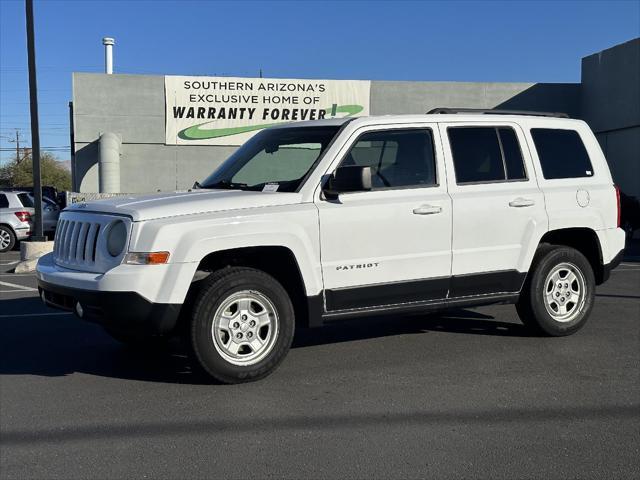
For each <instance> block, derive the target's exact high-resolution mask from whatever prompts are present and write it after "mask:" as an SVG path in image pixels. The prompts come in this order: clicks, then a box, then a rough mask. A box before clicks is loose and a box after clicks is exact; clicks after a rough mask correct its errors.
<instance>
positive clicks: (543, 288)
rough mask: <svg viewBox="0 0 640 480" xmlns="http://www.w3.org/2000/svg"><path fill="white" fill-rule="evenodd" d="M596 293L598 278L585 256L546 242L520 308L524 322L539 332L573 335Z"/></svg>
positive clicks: (536, 257) (524, 288) (523, 292)
mask: <svg viewBox="0 0 640 480" xmlns="http://www.w3.org/2000/svg"><path fill="white" fill-rule="evenodd" d="M594 295H595V277H594V274H593V269H592V268H591V264H590V263H589V261H588V260H587V259H586V258H585V257H584V255H582V253H580V252H578V251H577V250H575V249H573V248H569V247H558V246H551V245H545V246H542V247H540V248H539V249H538V252H537V253H536V256H535V258H534V261H533V265H532V270H531V271H530V272H529V276H528V277H527V281H526V282H525V284H524V286H523V289H522V292H521V294H520V299H519V300H518V303H517V304H516V309H517V311H518V315H519V316H520V319H521V320H522V322H523V323H524V324H525V325H527V326H528V327H530V328H531V329H533V330H535V331H536V332H538V333H541V334H544V335H550V336H563V335H570V334H572V333H574V332H576V331H578V330H579V329H580V328H582V327H583V326H584V325H585V323H586V322H587V319H588V318H589V315H590V314H591V310H592V309H593V300H594Z"/></svg>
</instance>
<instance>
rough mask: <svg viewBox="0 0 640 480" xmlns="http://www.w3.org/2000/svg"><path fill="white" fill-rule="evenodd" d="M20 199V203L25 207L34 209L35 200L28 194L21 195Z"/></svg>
mask: <svg viewBox="0 0 640 480" xmlns="http://www.w3.org/2000/svg"><path fill="white" fill-rule="evenodd" d="M18 199H19V200H20V203H21V204H22V206H23V207H26V208H33V205H34V204H33V198H31V195H29V194H28V193H19V194H18Z"/></svg>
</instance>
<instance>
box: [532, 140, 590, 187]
mask: <svg viewBox="0 0 640 480" xmlns="http://www.w3.org/2000/svg"><path fill="white" fill-rule="evenodd" d="M531 136H532V137H533V143H534V144H535V146H536V150H537V151H538V157H539V158H540V165H541V167H542V174H543V175H544V178H548V179H553V178H579V177H591V176H593V168H592V167H591V160H589V155H588V154H587V149H586V148H585V147H584V144H583V143H582V139H581V138H580V135H579V134H578V132H576V131H575V130H557V129H551V128H532V129H531Z"/></svg>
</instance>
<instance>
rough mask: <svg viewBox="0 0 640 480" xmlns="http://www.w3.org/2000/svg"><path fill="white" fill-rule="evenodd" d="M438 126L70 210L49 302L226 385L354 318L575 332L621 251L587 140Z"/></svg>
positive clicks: (293, 146) (263, 156)
mask: <svg viewBox="0 0 640 480" xmlns="http://www.w3.org/2000/svg"><path fill="white" fill-rule="evenodd" d="M430 113H431V114H427V115H399V116H380V117H363V118H343V119H332V120H319V121H315V122H301V123H291V124H284V125H282V126H277V127H273V128H269V129H267V130H263V131H261V132H259V133H257V134H256V135H255V136H254V137H253V138H252V139H251V140H249V141H248V142H247V143H246V144H245V145H243V146H242V147H240V148H239V149H238V150H237V151H236V152H235V153H234V154H233V155H232V156H231V157H230V158H229V159H228V160H227V161H226V162H224V163H223V164H222V165H221V166H220V168H218V169H217V170H215V171H214V172H213V173H212V174H211V175H210V176H209V177H208V178H207V179H205V180H203V181H202V182H201V184H198V183H197V184H196V186H197V187H198V188H194V189H193V190H190V191H187V192H177V193H159V194H154V195H148V196H141V197H130V198H124V197H120V198H117V199H110V200H103V201H92V202H87V203H81V204H76V205H73V206H71V207H69V208H67V209H65V210H64V211H63V212H62V214H61V217H60V224H59V226H58V229H57V233H56V240H55V248H54V252H53V253H51V254H48V255H46V256H44V257H42V258H41V259H40V261H39V263H38V267H37V276H38V285H39V290H40V293H41V297H42V299H43V300H44V302H45V303H46V304H47V305H51V306H53V307H58V308H62V309H67V310H72V311H74V312H75V313H76V314H77V315H78V316H79V317H81V318H83V319H86V320H90V321H93V322H98V323H100V324H102V325H103V326H104V328H105V329H106V330H107V331H108V332H109V333H110V334H112V335H113V336H114V337H115V338H117V339H118V340H121V341H125V342H126V341H129V342H150V341H153V340H157V338H158V337H166V336H168V335H171V334H174V333H184V334H185V335H186V336H187V338H188V339H189V345H190V346H191V347H192V349H193V353H194V354H195V355H194V356H195V358H196V359H197V361H198V362H199V364H200V365H201V366H202V367H203V368H204V370H206V371H207V372H208V373H209V374H210V375H211V376H213V377H214V378H215V379H217V380H218V381H221V382H228V383H234V382H244V381H250V380H255V379H258V378H262V377H264V376H266V375H268V374H269V373H270V372H272V371H273V370H274V369H275V368H276V367H277V366H278V365H279V364H280V362H281V361H282V360H283V358H284V357H285V355H286V354H287V351H288V350H289V347H290V345H291V341H292V337H293V334H294V328H295V327H296V326H303V327H317V326H321V325H324V324H327V323H329V322H334V321H338V320H342V319H346V318H350V317H355V316H371V315H374V314H380V313H384V314H390V313H393V314H398V315H399V314H401V313H405V312H424V311H435V310H440V309H443V308H450V307H471V306H476V305H487V304H492V303H515V305H516V309H517V312H518V315H519V316H520V318H521V319H522V321H523V322H524V323H525V324H526V325H527V326H529V327H531V328H532V329H534V330H535V331H537V332H539V333H541V334H546V335H554V336H560V335H568V334H571V333H573V332H575V331H577V330H578V329H579V328H581V327H582V326H583V325H584V324H585V322H586V321H587V318H588V317H589V314H590V312H591V310H592V308H593V302H594V291H595V286H596V285H598V284H600V283H602V282H604V281H606V280H607V278H608V277H609V273H610V271H611V269H612V268H614V267H615V266H617V264H618V263H619V262H620V259H621V256H622V250H623V247H624V240H625V234H624V231H623V230H622V229H620V228H619V225H618V221H619V206H618V204H619V202H618V200H617V191H616V188H615V187H614V185H613V181H612V179H611V174H610V173H609V168H608V166H607V162H606V160H605V158H604V155H603V154H602V151H601V149H600V147H599V145H598V142H597V141H596V138H595V136H594V135H593V133H592V132H591V130H590V129H589V127H588V126H587V125H586V124H585V123H584V122H582V121H578V120H571V119H568V118H563V116H562V115H558V114H542V113H541V114H535V113H530V114H527V115H524V114H513V112H499V111H490V112H487V111H469V110H453V109H436V110H434V111H432V112H430Z"/></svg>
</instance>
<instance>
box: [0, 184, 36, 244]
mask: <svg viewBox="0 0 640 480" xmlns="http://www.w3.org/2000/svg"><path fill="white" fill-rule="evenodd" d="M5 205H7V204H6V203H5V202H4V199H3V198H2V193H1V192H0V253H5V252H8V251H9V250H12V249H13V248H14V247H15V245H16V242H17V241H20V240H26V239H27V238H29V236H30V235H31V227H32V225H31V213H30V212H28V211H26V210H25V209H24V208H9V207H8V206H5Z"/></svg>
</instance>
